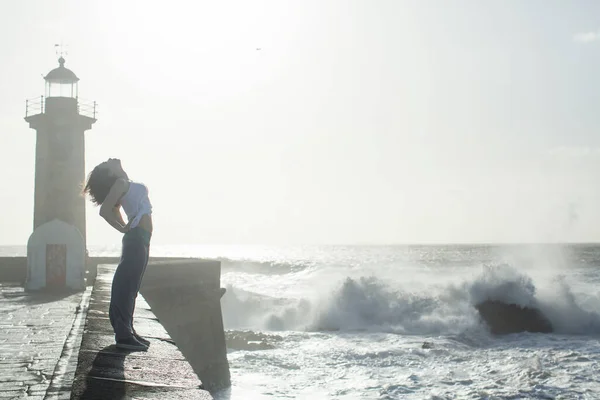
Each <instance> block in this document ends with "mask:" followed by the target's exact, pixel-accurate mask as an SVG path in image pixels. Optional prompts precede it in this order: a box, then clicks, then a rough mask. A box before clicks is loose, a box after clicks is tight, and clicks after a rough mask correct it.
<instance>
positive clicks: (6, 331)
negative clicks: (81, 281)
mask: <svg viewBox="0 0 600 400" xmlns="http://www.w3.org/2000/svg"><path fill="white" fill-rule="evenodd" d="M89 295H90V288H88V289H87V291H85V292H82V293H76V294H70V295H67V294H63V295H59V294H49V293H28V292H25V291H24V289H23V287H21V286H20V285H14V284H12V285H11V284H3V283H0V398H2V399H5V398H8V399H22V398H27V399H69V397H70V391H71V382H72V380H73V377H74V372H75V369H76V365H77V364H76V363H77V354H78V347H79V343H80V340H81V331H82V328H83V322H84V320H85V311H86V309H87V302H88V301H89Z"/></svg>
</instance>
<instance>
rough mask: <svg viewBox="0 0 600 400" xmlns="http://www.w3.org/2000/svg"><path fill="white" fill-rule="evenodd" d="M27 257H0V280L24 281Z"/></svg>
mask: <svg viewBox="0 0 600 400" xmlns="http://www.w3.org/2000/svg"><path fill="white" fill-rule="evenodd" d="M26 277H27V257H0V282H14V283H21V284H22V283H24V282H25V278H26Z"/></svg>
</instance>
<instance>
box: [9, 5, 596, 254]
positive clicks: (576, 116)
mask: <svg viewBox="0 0 600 400" xmlns="http://www.w3.org/2000/svg"><path fill="white" fill-rule="evenodd" d="M61 41H63V42H64V43H66V44H68V56H67V57H66V59H67V64H66V66H67V67H68V68H71V69H72V70H73V71H74V72H75V73H76V74H77V75H78V76H79V78H80V79H81V81H80V85H79V94H80V97H82V98H85V99H92V100H96V101H97V102H98V103H99V105H100V108H99V110H100V114H99V119H98V122H97V123H96V124H95V125H94V127H93V129H92V130H91V131H88V132H87V133H86V141H87V142H86V147H87V149H86V151H87V154H86V162H87V165H86V174H87V172H88V171H89V170H91V169H92V168H93V166H94V165H96V164H97V163H99V162H101V161H103V160H104V159H106V158H108V157H120V158H121V159H122V160H123V166H124V167H125V169H126V170H127V171H128V172H129V174H130V177H131V178H132V179H134V180H139V181H142V182H144V183H146V184H147V185H148V186H149V188H150V194H151V200H152V203H153V205H154V211H155V212H154V221H155V234H154V238H153V242H154V243H156V244H178V243H259V244H279V243H294V244H312V243H406V242H410V243H414V242H482V241H483V242H493V241H548V240H550V241H554V240H569V241H597V240H600V208H599V205H600V180H599V179H598V177H600V109H599V106H600V77H599V74H598V71H599V67H600V2H598V1H595V0H589V1H559V0H555V1H553V0H538V1H534V0H531V1H524V0H523V1H508V0H497V1H479V0H472V1H449V0H439V1H424V0H414V1H401V0H386V1H383V0H363V1H351V0H344V1H341V0H339V1H338V0H331V1H327V0H310V1H308V0H302V1H294V2H292V1H278V0H273V1H245V0H240V1H235V2H233V1H218V2H217V1H169V2H166V1H160V2H158V1H156V2H154V1H147V0H146V1H116V0H111V1H107V0H103V1H94V2H92V1H81V0H56V1H52V2H49V1H43V0H37V1H33V0H30V1H11V2H9V1H3V2H2V4H1V5H0V49H1V51H2V62H1V63H0V76H1V90H0V149H2V157H0V169H1V170H2V171H3V177H4V184H3V185H2V187H3V189H2V192H0V208H1V209H2V210H3V212H2V214H3V216H2V229H1V230H0V244H24V243H26V241H27V238H28V236H29V234H30V233H31V229H32V219H33V183H34V175H33V171H34V169H33V167H34V150H35V132H34V131H33V130H30V129H29V128H28V126H27V124H26V123H25V121H24V120H23V117H24V110H25V99H27V98H31V97H35V96H39V95H41V94H43V91H44V81H43V80H42V75H45V74H46V73H47V72H48V71H50V70H51V69H52V68H55V67H56V66H57V61H56V58H57V57H56V56H55V52H54V44H55V43H59V42H61ZM257 48H260V50H257ZM87 217H88V242H89V243H90V244H112V243H115V244H118V243H119V241H120V235H119V233H117V232H116V231H114V230H113V229H112V228H111V227H109V226H108V224H106V223H105V222H104V221H103V220H102V219H101V218H100V217H99V216H98V209H97V208H95V207H92V205H91V204H89V205H88V214H87Z"/></svg>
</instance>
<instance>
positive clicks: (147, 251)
mask: <svg viewBox="0 0 600 400" xmlns="http://www.w3.org/2000/svg"><path fill="white" fill-rule="evenodd" d="M144 248H145V262H144V267H143V268H142V272H141V274H140V276H139V279H138V283H137V289H136V291H135V298H134V299H133V307H134V311H135V300H136V299H137V295H138V293H139V292H140V287H141V285H142V279H144V273H145V272H146V267H147V266H148V260H149V258H150V246H149V245H146V246H144ZM131 323H132V325H131V331H132V332H133V335H134V336H135V338H136V339H138V341H140V342H142V343H143V344H145V345H149V343H150V342H149V341H148V340H146V339H144V338H143V337H141V336H139V335H138V334H137V332H136V331H135V328H134V327H133V318H132V319H131Z"/></svg>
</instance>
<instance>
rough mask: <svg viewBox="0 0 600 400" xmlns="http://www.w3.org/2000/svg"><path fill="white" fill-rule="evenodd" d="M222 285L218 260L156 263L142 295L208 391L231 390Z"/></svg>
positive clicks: (151, 269) (148, 274)
mask: <svg viewBox="0 0 600 400" xmlns="http://www.w3.org/2000/svg"><path fill="white" fill-rule="evenodd" d="M220 282H221V263H220V262H218V261H202V260H179V261H154V262H151V263H149V265H148V267H147V269H146V273H145V275H144V280H143V282H142V287H141V290H140V292H141V293H142V295H143V296H144V298H145V299H146V301H147V302H148V304H149V305H150V307H151V308H152V311H153V312H154V314H155V315H156V316H157V317H158V319H159V321H160V323H161V324H162V325H163V327H164V328H165V329H166V331H167V332H168V333H169V335H170V336H171V337H172V338H173V340H174V341H175V343H176V344H177V347H178V348H179V350H180V351H181V352H182V353H183V355H184V356H185V358H186V359H187V360H188V362H189V363H190V364H191V366H192V368H193V369H194V372H196V374H197V375H198V377H199V378H200V380H201V381H202V382H203V384H204V386H205V387H206V389H208V390H209V391H214V390H218V389H221V388H224V387H227V386H229V385H230V374H229V363H228V361H227V348H226V344H225V331H224V328H223V317H222V313H221V296H222V294H223V291H222V290H221V288H220Z"/></svg>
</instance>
